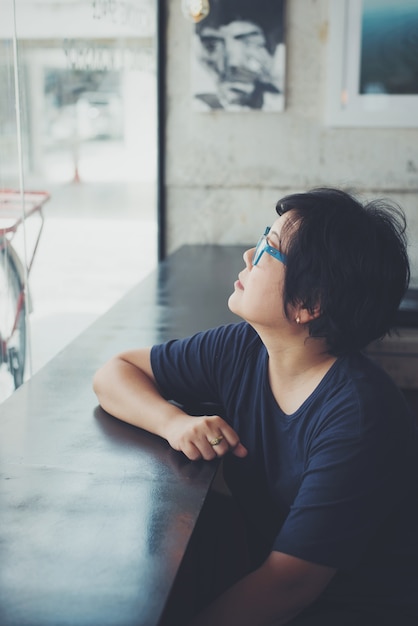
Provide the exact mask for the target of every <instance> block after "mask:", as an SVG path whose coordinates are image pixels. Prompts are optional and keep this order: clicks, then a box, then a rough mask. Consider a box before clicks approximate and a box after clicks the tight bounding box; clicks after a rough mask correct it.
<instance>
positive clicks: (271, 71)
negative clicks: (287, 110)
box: [191, 0, 285, 112]
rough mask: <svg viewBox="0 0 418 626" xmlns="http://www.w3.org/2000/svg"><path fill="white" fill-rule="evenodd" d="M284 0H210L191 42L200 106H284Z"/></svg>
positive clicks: (196, 98)
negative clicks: (206, 14) (208, 8)
mask: <svg viewBox="0 0 418 626" xmlns="http://www.w3.org/2000/svg"><path fill="white" fill-rule="evenodd" d="M284 4H285V2H284V0H257V2H255V1H254V0H210V12H209V15H208V16H207V17H205V18H204V19H203V20H202V21H201V22H199V23H198V24H196V26H195V30H194V33H193V45H192V59H191V61H192V75H191V78H192V97H193V109H194V110H197V111H214V110H223V111H227V112H232V111H283V109H284V85H285V42H284Z"/></svg>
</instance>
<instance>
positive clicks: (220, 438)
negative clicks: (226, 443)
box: [209, 435, 223, 446]
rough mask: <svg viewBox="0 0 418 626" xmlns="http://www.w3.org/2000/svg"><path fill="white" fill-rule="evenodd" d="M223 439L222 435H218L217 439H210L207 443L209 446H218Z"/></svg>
mask: <svg viewBox="0 0 418 626" xmlns="http://www.w3.org/2000/svg"><path fill="white" fill-rule="evenodd" d="M222 439H223V436H222V435H219V437H215V439H210V440H209V443H210V445H211V446H219V444H220V443H221V441H222Z"/></svg>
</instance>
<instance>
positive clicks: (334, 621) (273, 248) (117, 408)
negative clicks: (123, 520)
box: [94, 189, 418, 626]
mask: <svg viewBox="0 0 418 626" xmlns="http://www.w3.org/2000/svg"><path fill="white" fill-rule="evenodd" d="M276 210H277V213H278V215H279V217H278V219H276V221H275V222H274V224H273V226H272V227H271V229H267V230H266V232H265V234H264V235H263V237H262V238H261V239H260V241H259V243H258V245H257V247H256V248H255V249H254V248H253V249H251V250H248V251H247V252H245V254H244V261H245V267H244V269H243V270H242V272H240V274H239V276H238V280H237V281H236V282H235V285H234V292H233V294H232V295H231V296H230V298H229V307H230V309H231V310H232V311H233V312H234V313H236V314H238V315H239V316H240V317H242V318H243V320H244V321H243V322H241V323H238V324H230V325H227V326H224V327H220V328H216V329H212V330H209V331H206V332H202V333H198V334H197V335H195V336H193V337H190V338H187V339H183V340H177V341H172V342H168V343H167V344H164V345H159V346H154V347H153V348H152V349H150V348H143V349H139V350H133V351H131V352H126V353H124V354H121V355H119V356H117V357H115V358H114V359H112V360H111V361H110V362H109V363H107V364H106V365H105V366H104V367H103V368H102V369H101V370H99V371H98V372H97V374H96V376H95V380H94V388H95V391H96V393H97V396H98V398H99V401H100V403H101V405H102V406H103V407H104V409H106V410H107V411H108V412H109V413H111V414H113V415H114V416H116V417H118V418H119V419H122V420H124V421H126V422H129V423H131V424H134V425H137V426H139V427H141V428H145V429H146V430H148V431H150V432H152V433H155V434H157V435H159V436H161V437H164V438H165V439H166V440H167V441H168V442H169V443H170V445H171V446H172V447H173V448H174V449H175V450H179V451H181V452H183V453H184V454H185V455H186V456H187V457H188V458H189V459H191V460H192V461H194V460H198V459H206V460H210V459H213V458H215V457H216V456H219V457H225V458H224V472H225V479H226V481H227V483H228V486H229V487H230V489H231V492H232V494H233V497H234V498H236V500H237V502H238V503H239V506H240V509H241V510H242V512H243V516H244V519H245V524H246V531H247V534H248V547H249V552H250V557H251V565H250V568H249V570H248V571H246V572H245V573H242V574H241V577H240V578H239V580H238V581H236V582H234V584H232V585H231V586H230V587H229V588H228V589H227V590H226V591H225V592H224V593H222V594H221V595H219V596H218V597H217V598H216V599H214V601H213V602H211V603H210V604H209V605H208V606H206V607H205V608H204V609H203V610H202V611H201V612H200V613H199V614H198V615H197V616H195V617H194V619H193V620H192V623H193V626H202V625H213V624H217V626H224V625H225V626H226V625H228V626H229V625H231V624H234V625H235V624H236V625H239V626H246V625H248V626H263V625H267V624H275V625H278V624H294V625H295V626H296V624H297V625H302V624H303V625H309V626H313V625H321V626H325V625H332V626H335V625H338V626H344V625H350V626H351V625H353V626H354V625H355V626H374V625H376V626H377V625H378V626H384V625H387V626H394V625H396V626H409V625H411V626H412V624H417V623H418V574H417V572H418V547H417V540H416V536H417V534H418V530H417V529H418V513H417V504H418V497H417V494H418V489H417V478H418V471H417V459H418V445H417V437H416V430H415V426H414V421H413V418H412V415H411V414H410V413H409V411H408V408H407V407H406V405H405V402H404V400H403V396H402V394H401V393H400V391H399V390H398V389H397V388H396V386H395V385H394V383H393V382H392V381H391V380H390V378H389V377H388V376H387V375H386V374H385V373H384V372H383V371H381V370H380V368H378V367H377V366H376V365H375V364H373V363H372V362H371V361H370V360H369V359H368V358H367V357H366V356H364V355H363V354H362V352H361V350H362V349H363V348H365V347H366V346H367V344H368V343H369V342H370V341H372V340H374V339H377V338H379V337H382V336H383V335H385V334H386V333H387V332H388V331H389V330H390V328H391V326H392V325H393V323H394V319H395V315H396V311H397V308H398V306H399V303H400V301H401V299H402V296H403V294H404V292H405V290H406V288H407V286H408V281H409V264H408V258H407V253H406V241H405V234H404V232H405V221H404V217H403V214H402V212H401V211H400V209H398V208H396V207H391V206H389V205H386V204H385V203H382V202H372V203H369V204H366V205H365V206H363V205H362V204H361V203H360V202H358V201H357V200H356V199H354V198H353V197H351V196H350V195H348V194H347V193H345V192H342V191H339V190H335V189H316V190H312V191H310V192H308V193H304V194H295V195H291V196H287V197H285V198H283V199H282V200H280V201H279V203H278V205H277V208H276ZM170 401H174V403H173V402H170ZM196 402H207V403H213V404H215V405H217V406H218V407H219V410H218V411H217V412H218V414H217V415H204V416H200V417H191V416H190V415H188V414H187V413H186V412H185V411H183V410H182V409H181V408H180V407H181V406H187V405H190V404H196ZM221 415H222V417H221ZM220 526H221V528H222V522H220ZM225 528H226V527H225ZM225 532H226V531H225ZM231 540H232V537H231Z"/></svg>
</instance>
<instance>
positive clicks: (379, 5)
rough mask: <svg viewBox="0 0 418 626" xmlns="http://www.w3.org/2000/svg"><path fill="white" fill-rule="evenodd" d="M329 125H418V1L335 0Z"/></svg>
mask: <svg viewBox="0 0 418 626" xmlns="http://www.w3.org/2000/svg"><path fill="white" fill-rule="evenodd" d="M328 52H329V60H328V90H327V102H326V122H327V123H328V124H329V125H331V126H371V127H373V126H374V127H418V2H416V0H335V1H333V2H330V37H329V50H328Z"/></svg>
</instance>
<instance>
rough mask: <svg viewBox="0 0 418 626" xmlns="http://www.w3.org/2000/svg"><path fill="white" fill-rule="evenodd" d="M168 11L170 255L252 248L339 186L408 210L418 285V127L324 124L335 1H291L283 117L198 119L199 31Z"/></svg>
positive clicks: (213, 115) (175, 10) (170, 5)
mask: <svg viewBox="0 0 418 626" xmlns="http://www.w3.org/2000/svg"><path fill="white" fill-rule="evenodd" d="M333 1H336V0H333ZM166 4H167V13H168V26H167V28H168V30H167V42H168V43H167V135H166V146H167V155H166V163H167V166H166V167H167V178H166V180H167V219H168V222H167V226H168V231H167V242H168V252H171V251H173V250H174V249H176V248H178V247H179V246H180V245H182V244H184V243H209V242H210V243H213V242H216V243H218V242H219V243H247V242H254V241H255V240H256V239H257V237H258V235H259V233H260V232H261V230H262V229H263V228H264V226H265V225H266V224H269V223H270V222H271V221H272V220H273V219H274V216H275V213H274V206H275V203H276V201H277V200H278V199H279V198H280V197H281V196H282V195H284V194H286V193H291V192H293V191H301V190H305V189H308V188H310V187H314V186H318V185H335V186H342V187H344V188H349V189H351V190H353V191H356V192H358V193H360V194H361V195H362V196H363V197H366V198H368V197H375V196H379V197H381V196H385V197H390V198H392V199H394V200H395V201H397V202H398V203H399V204H401V206H403V208H404V209H405V211H406V213H407V218H408V222H409V239H410V243H411V246H410V253H411V259H412V263H413V284H414V285H416V286H418V129H399V128H398V129H394V128H389V129H381V128H331V127H329V126H327V125H326V123H325V119H324V117H325V115H324V111H325V101H326V93H327V64H328V63H327V59H328V48H327V45H328V43H329V11H330V2H328V1H327V0H291V1H289V0H288V1H287V11H286V13H287V14H286V45H287V49H286V57H287V69H286V74H287V75H286V107H285V111H284V112H282V113H261V112H255V111H252V112H239V113H226V112H223V111H217V112H210V113H199V112H194V111H192V103H191V83H190V52H191V43H192V35H193V24H192V23H191V22H188V21H187V20H186V19H185V18H184V17H183V15H182V13H181V10H180V5H181V3H180V0H178V1H177V2H173V1H170V2H169V1H168V0H166Z"/></svg>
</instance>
